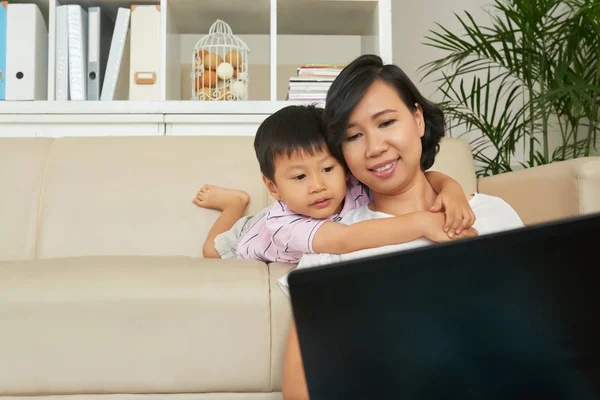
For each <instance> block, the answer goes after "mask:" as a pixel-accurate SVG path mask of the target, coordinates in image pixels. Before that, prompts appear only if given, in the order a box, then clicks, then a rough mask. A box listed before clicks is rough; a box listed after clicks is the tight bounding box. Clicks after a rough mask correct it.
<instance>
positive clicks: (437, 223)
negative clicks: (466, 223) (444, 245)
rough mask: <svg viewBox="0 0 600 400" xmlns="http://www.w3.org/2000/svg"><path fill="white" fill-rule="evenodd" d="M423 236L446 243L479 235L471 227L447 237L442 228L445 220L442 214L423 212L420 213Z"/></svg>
mask: <svg viewBox="0 0 600 400" xmlns="http://www.w3.org/2000/svg"><path fill="white" fill-rule="evenodd" d="M422 215H423V219H422V226H423V236H425V237H426V238H427V239H429V240H431V241H434V242H448V241H450V240H454V239H465V238H471V237H475V236H477V235H479V232H478V231H477V229H475V228H473V227H469V228H465V229H463V230H462V231H461V232H460V233H459V234H455V235H449V234H448V233H446V232H444V230H443V226H444V222H445V221H447V218H446V217H445V216H444V214H442V213H437V212H429V211H424V212H423V213H422Z"/></svg>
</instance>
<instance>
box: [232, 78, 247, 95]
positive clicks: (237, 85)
mask: <svg viewBox="0 0 600 400" xmlns="http://www.w3.org/2000/svg"><path fill="white" fill-rule="evenodd" d="M229 91H230V92H231V94H232V95H233V96H235V98H237V99H245V98H246V85H245V84H244V82H240V81H235V82H233V83H232V84H231V87H230V88H229Z"/></svg>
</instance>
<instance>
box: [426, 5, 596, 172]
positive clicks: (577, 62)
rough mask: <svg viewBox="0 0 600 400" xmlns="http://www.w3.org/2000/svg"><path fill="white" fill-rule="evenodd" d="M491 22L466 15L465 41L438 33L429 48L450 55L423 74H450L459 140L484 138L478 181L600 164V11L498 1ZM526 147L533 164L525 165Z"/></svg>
mask: <svg viewBox="0 0 600 400" xmlns="http://www.w3.org/2000/svg"><path fill="white" fill-rule="evenodd" d="M488 12H489V15H490V21H491V22H490V24H488V25H483V26H482V25H481V24H480V23H479V22H478V21H475V20H474V18H473V17H472V16H471V14H469V13H468V12H466V11H465V12H464V16H459V15H456V18H458V21H459V22H460V25H461V26H462V29H464V33H463V34H460V35H459V34H456V33H454V32H452V31H450V30H449V29H447V28H445V27H443V26H441V25H439V24H437V27H438V29H437V30H433V31H431V35H429V36H427V37H426V41H425V44H426V45H428V46H433V47H435V48H437V49H441V50H443V52H444V55H443V56H442V57H440V58H438V59H435V60H433V61H431V62H429V63H427V64H425V65H423V66H421V68H420V71H421V72H423V73H424V75H423V79H426V78H428V77H430V76H433V75H435V74H440V75H438V76H437V77H436V78H435V79H436V81H437V86H438V89H439V90H440V91H441V93H442V95H443V100H442V101H441V103H440V106H441V107H442V109H443V110H444V112H445V113H446V115H447V117H448V120H449V129H450V132H452V130H453V129H458V130H462V131H463V133H470V132H471V133H472V132H476V138H475V139H474V140H472V142H471V145H472V148H473V155H474V158H475V160H476V162H477V164H478V175H479V176H487V175H494V174H499V173H503V172H506V171H511V170H513V169H514V168H515V167H533V166H537V165H541V164H546V163H550V162H553V161H560V160H565V159H569V158H577V157H582V156H589V155H592V154H594V152H595V151H597V148H598V147H597V146H598V142H599V141H600V137H599V135H598V130H599V129H600V124H599V106H600V100H599V99H600V2H598V1H597V0H595V1H594V0H567V1H565V0H561V1H559V0H496V1H495V2H494V3H493V4H492V5H491V9H490V10H488ZM556 136H558V137H560V140H558V142H559V143H558V145H556V146H552V145H551V144H552V142H553V140H552V139H553V137H556ZM521 145H522V146H524V147H525V148H526V149H527V152H526V154H527V156H526V157H525V162H516V161H515V154H516V151H517V149H518V148H520V146H521ZM552 147H553V148H552Z"/></svg>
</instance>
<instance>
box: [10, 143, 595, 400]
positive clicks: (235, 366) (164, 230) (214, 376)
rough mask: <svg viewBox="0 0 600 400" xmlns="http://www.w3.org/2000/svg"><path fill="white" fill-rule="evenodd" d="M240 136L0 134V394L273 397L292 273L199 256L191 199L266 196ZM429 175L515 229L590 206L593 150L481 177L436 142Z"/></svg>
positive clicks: (203, 220) (204, 225)
mask: <svg viewBox="0 0 600 400" xmlns="http://www.w3.org/2000/svg"><path fill="white" fill-rule="evenodd" d="M252 140H253V139H252V138H250V137H104V138H61V139H49V138H37V139H30V138H14V139H7V138H4V139H0V339H1V340H0V398H17V397H18V398H19V399H20V400H23V399H27V398H33V397H34V396H48V397H42V398H46V399H67V398H68V399H73V400H79V399H88V398H89V399H91V398H94V399H102V398H107V399H111V400H113V399H114V400H121V399H127V400H131V399H142V398H144V399H145V398H148V399H154V398H156V399H162V398H167V397H169V398H175V399H182V400H188V399H190V400H191V399H203V400H217V399H218V400H234V399H238V400H239V399H248V400H250V399H252V400H258V399H279V398H281V384H282V382H281V370H282V362H283V354H284V348H285V343H286V339H287V331H288V325H289V321H290V306H289V302H288V299H287V297H285V295H284V294H283V293H282V292H281V290H280V289H279V288H278V286H277V284H276V281H277V279H278V278H279V277H281V276H282V275H284V274H285V273H287V272H288V271H289V270H290V268H291V266H290V265H282V264H271V265H265V264H263V263H260V262H255V261H243V260H233V261H231V260H205V259H202V258H201V257H202V256H201V254H202V251H201V250H202V243H203V240H204V237H205V235H206V234H207V232H208V229H209V227H210V226H211V224H212V222H213V221H214V219H215V218H216V216H217V212H215V211H212V210H203V209H199V208H197V207H196V206H194V205H193V204H192V202H191V200H192V197H193V196H194V195H195V193H196V192H197V190H198V189H199V188H200V186H201V185H202V184H204V183H211V184H217V185H223V186H229V187H236V188H239V189H243V190H246V191H248V192H249V193H250V194H251V197H252V202H251V204H250V207H249V210H248V212H249V213H252V212H255V211H257V210H259V209H260V208H262V207H264V206H265V205H267V204H268V202H269V200H268V196H267V193H266V191H265V189H264V188H263V186H262V184H261V180H260V174H259V170H258V164H257V162H256V160H255V158H254V153H253V147H252ZM435 168H436V169H438V170H441V171H445V172H446V173H448V174H450V175H452V176H454V177H455V178H457V179H458V180H459V181H460V182H461V183H462V184H463V186H464V187H465V191H466V192H472V191H475V190H479V191H481V192H485V193H491V194H494V195H498V196H501V197H503V198H504V199H505V200H507V201H508V202H509V203H510V204H512V205H513V207H514V208H515V209H516V210H517V212H518V213H519V214H520V215H521V217H522V218H523V220H524V221H525V223H527V224H531V223H537V222H541V221H545V220H551V219H556V218H562V217H567V216H572V215H578V214H582V213H587V212H593V211H600V158H589V159H580V160H576V161H569V162H564V163H559V164H553V165H549V166H545V167H540V168H535V169H531V170H524V171H520V172H515V173H510V174H506V175H502V176H497V177H492V178H486V179H481V180H479V181H477V180H476V179H475V174H474V168H473V160H472V157H471V153H470V149H469V147H468V145H467V144H466V143H465V142H462V141H459V140H452V139H448V140H445V141H444V143H443V146H442V151H441V153H440V155H439V156H438V160H437V162H436V165H435ZM167 394H168V395H169V396H167ZM36 398H38V397H36Z"/></svg>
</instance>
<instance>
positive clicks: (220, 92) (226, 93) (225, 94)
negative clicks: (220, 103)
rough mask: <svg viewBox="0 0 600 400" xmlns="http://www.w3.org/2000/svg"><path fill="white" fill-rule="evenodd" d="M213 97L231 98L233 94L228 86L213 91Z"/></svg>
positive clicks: (220, 98)
mask: <svg viewBox="0 0 600 400" xmlns="http://www.w3.org/2000/svg"><path fill="white" fill-rule="evenodd" d="M215 97H216V98H218V99H219V100H233V95H232V94H231V92H230V91H229V88H226V87H224V88H222V89H220V90H218V91H217V93H215Z"/></svg>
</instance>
